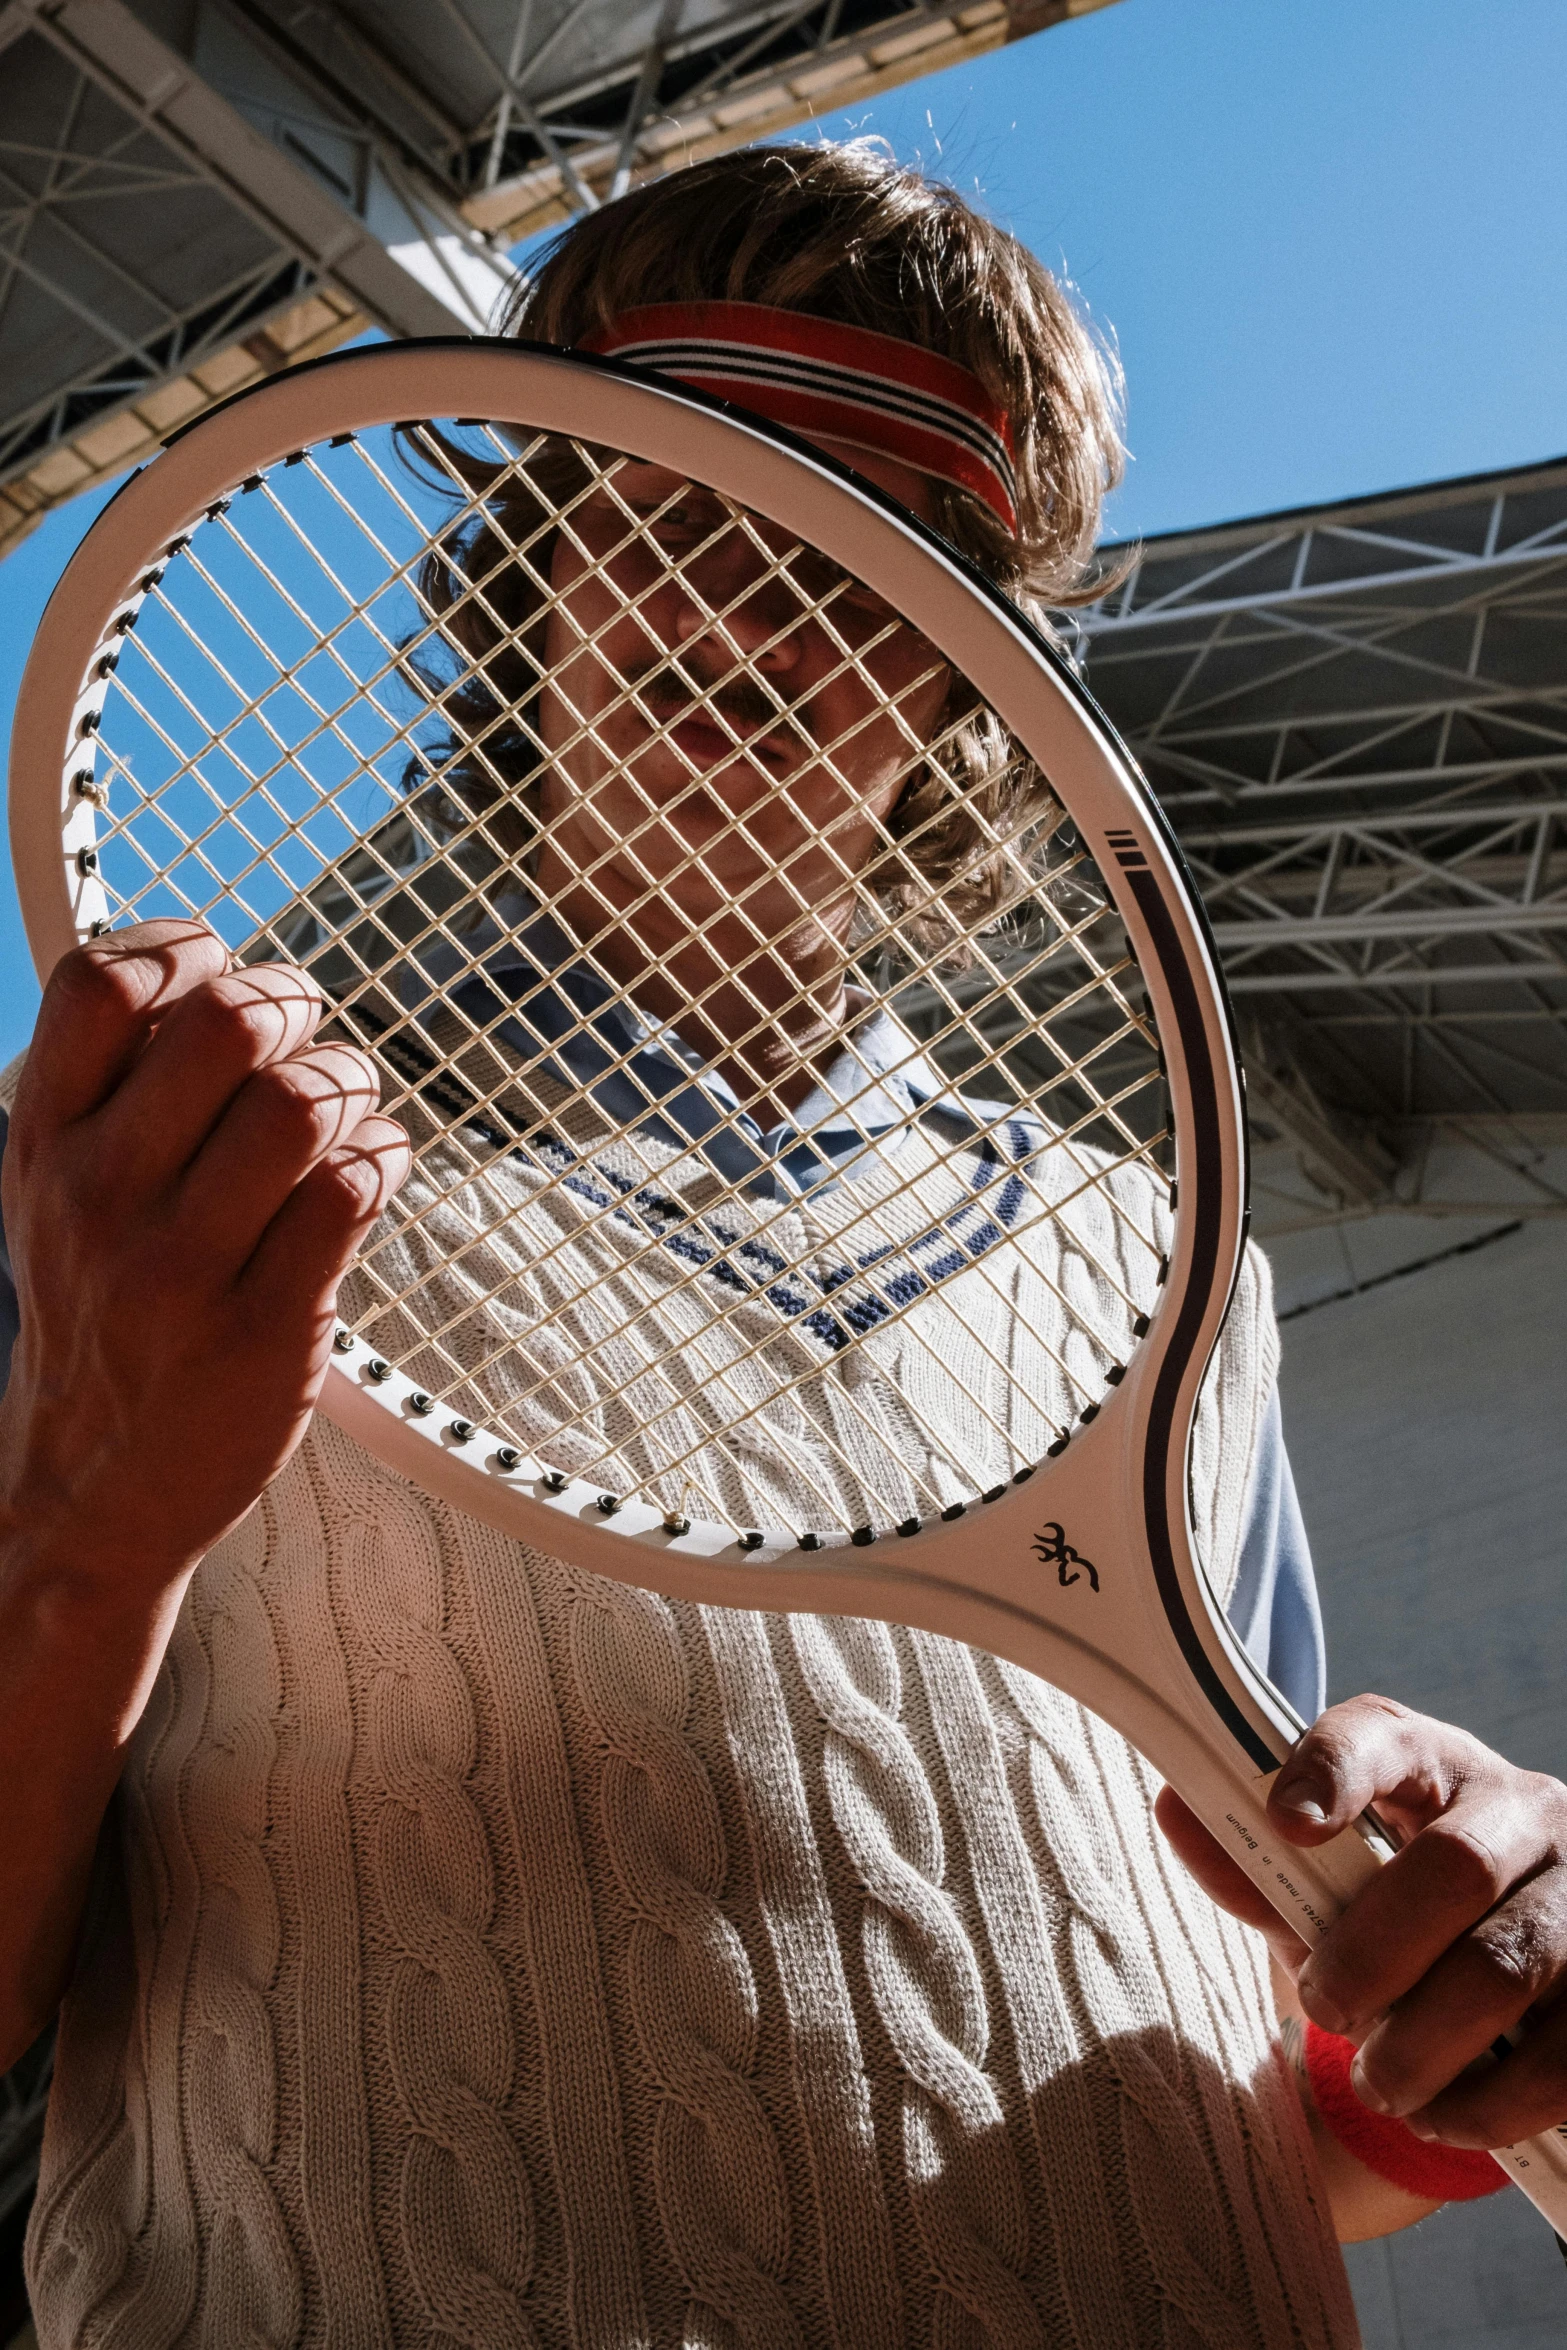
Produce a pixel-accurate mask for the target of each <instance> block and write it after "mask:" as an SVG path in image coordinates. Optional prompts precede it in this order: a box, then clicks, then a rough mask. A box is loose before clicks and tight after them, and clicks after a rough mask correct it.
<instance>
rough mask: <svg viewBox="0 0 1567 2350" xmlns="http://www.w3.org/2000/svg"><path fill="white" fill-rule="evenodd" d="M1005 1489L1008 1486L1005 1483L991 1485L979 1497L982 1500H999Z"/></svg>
mask: <svg viewBox="0 0 1567 2350" xmlns="http://www.w3.org/2000/svg"><path fill="white" fill-rule="evenodd" d="M1005 1491H1006V1487H1005V1486H1004V1485H991V1486H988V1487H987V1488H986V1490H985V1491H984V1492H983V1493H982V1494H981V1495H980V1497H979V1498H980V1500H981V1501H999V1500H1000V1499H1001V1496H1002V1495H1003V1494H1004V1493H1005Z"/></svg>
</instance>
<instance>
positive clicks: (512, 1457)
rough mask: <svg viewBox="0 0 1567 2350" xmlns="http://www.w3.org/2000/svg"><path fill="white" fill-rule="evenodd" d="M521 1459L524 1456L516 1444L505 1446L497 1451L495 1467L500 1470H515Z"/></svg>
mask: <svg viewBox="0 0 1567 2350" xmlns="http://www.w3.org/2000/svg"><path fill="white" fill-rule="evenodd" d="M521 1459H522V1455H521V1453H520V1452H519V1451H518V1450H517V1447H516V1446H515V1445H514V1444H503V1445H500V1446H499V1447H498V1448H497V1450H496V1454H495V1466H496V1467H497V1468H498V1469H515V1468H516V1466H517V1464H518V1463H519V1461H520V1460H521Z"/></svg>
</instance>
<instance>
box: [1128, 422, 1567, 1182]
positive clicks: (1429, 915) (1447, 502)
mask: <svg viewBox="0 0 1567 2350" xmlns="http://www.w3.org/2000/svg"><path fill="white" fill-rule="evenodd" d="M1082 650H1083V653H1084V656H1085V658H1086V666H1087V674H1088V677H1089V682H1090V684H1091V685H1092V687H1093V689H1094V691H1095V693H1096V694H1097V695H1098V696H1099V698H1100V699H1101V700H1102V701H1103V703H1104V704H1105V707H1106V708H1107V709H1108V711H1109V712H1110V714H1111V716H1112V717H1113V718H1114V719H1115V720H1116V722H1117V723H1118V725H1119V726H1120V727H1121V729H1122V731H1123V732H1124V733H1125V734H1126V736H1127V737H1128V739H1129V740H1130V742H1131V743H1132V744H1133V746H1134V748H1135V749H1136V751H1137V752H1138V755H1139V757H1140V758H1141V760H1142V762H1143V765H1144V767H1145V769H1146V771H1147V773H1148V776H1149V779H1150V781H1151V782H1152V783H1153V785H1154V788H1155V789H1156V791H1157V792H1158V794H1159V797H1160V799H1161V800H1162V801H1163V803H1164V806H1165V807H1166V808H1167V809H1168V811H1169V813H1170V815H1171V817H1172V819H1173V821H1174V823H1175V826H1176V829H1177V831H1178V832H1179V834H1180V836H1181V839H1182V842H1183V844H1184V846H1185V849H1186V853H1187V855H1188V857H1189V859H1190V860H1191V863H1192V865H1193V867H1194V869H1195V871H1196V874H1197V876H1198V879H1199V881H1200V882H1201V885H1202V889H1203V893H1204V896H1205V898H1206V900H1207V905H1208V910H1209V913H1210V916H1211V918H1212V921H1213V925H1214V930H1215V934H1216V937H1217V939H1218V943H1219V947H1220V951H1221V953H1222V956H1223V959H1224V962H1225V966H1226V969H1227V972H1228V975H1229V980H1230V985H1231V988H1232V990H1233V991H1234V995H1235V1001H1236V1009H1237V1012H1238V1014H1239V1015H1240V1019H1241V1025H1242V1030H1243V1039H1244V1043H1245V1047H1246V1055H1247V1063H1248V1079H1249V1083H1250V1087H1251V1098H1252V1107H1253V1123H1254V1127H1255V1128H1256V1129H1257V1131H1258V1134H1259V1136H1260V1138H1261V1139H1262V1140H1264V1141H1265V1142H1266V1141H1267V1140H1268V1138H1269V1137H1270V1136H1271V1137H1273V1138H1274V1139H1275V1140H1277V1141H1278V1142H1280V1143H1283V1144H1287V1146H1288V1150H1287V1159H1286V1157H1284V1156H1281V1154H1280V1153H1279V1152H1275V1153H1274V1154H1273V1156H1272V1157H1271V1158H1270V1159H1267V1160H1266V1161H1265V1163H1264V1164H1263V1165H1262V1166H1261V1169H1260V1172H1261V1173H1262V1175H1263V1178H1264V1187H1265V1189H1266V1188H1268V1187H1272V1189H1273V1190H1274V1191H1275V1192H1276V1193H1277V1194H1278V1196H1277V1197H1276V1198H1275V1199H1274V1202H1273V1205H1272V1208H1271V1210H1269V1211H1268V1212H1269V1213H1271V1214H1273V1215H1274V1217H1275V1219H1277V1218H1278V1217H1281V1216H1289V1215H1292V1214H1295V1215H1298V1216H1299V1217H1301V1218H1305V1219H1307V1220H1309V1219H1310V1218H1312V1217H1314V1216H1316V1215H1319V1214H1321V1215H1328V1214H1342V1213H1343V1212H1344V1211H1345V1210H1346V1209H1349V1210H1351V1211H1356V1210H1358V1211H1372V1210H1385V1209H1389V1208H1394V1209H1396V1208H1413V1209H1415V1210H1417V1211H1423V1212H1426V1213H1449V1214H1462V1213H1468V1212H1489V1211H1490V1210H1493V1209H1495V1208H1498V1207H1502V1208H1505V1209H1506V1210H1507V1211H1508V1212H1509V1213H1515V1214H1539V1213H1551V1214H1556V1213H1561V1212H1562V1211H1563V1210H1564V1208H1567V459H1559V460H1557V461H1556V462H1554V463H1551V464H1545V465H1537V466H1530V467H1526V468H1523V469H1520V470H1518V471H1515V472H1510V473H1501V474H1492V475H1482V476H1476V477H1474V478H1471V479H1465V480H1459V481H1450V482H1439V483H1435V484H1432V485H1429V486H1427V487H1425V488H1421V489H1412V490H1403V491H1396V492H1391V493H1388V494H1386V495H1384V496H1380V497H1373V498H1362V499H1356V500H1351V501H1346V502H1344V503H1343V504H1339V505H1333V506H1320V507H1313V508H1309V509H1306V510H1303V511H1299V512H1295V513H1287V514H1276V515H1264V516H1260V517H1257V518H1255V519H1253V520H1248V521H1243V522H1236V523H1230V524H1225V525H1221V526H1219V527H1217V528H1214V529H1209V530H1201V531H1188V532H1181V533H1177V534H1173V535H1171V536H1168V537H1162V538H1156V539H1151V540H1149V541H1148V542H1147V544H1146V545H1145V546H1144V547H1143V548H1142V550H1141V551H1140V553H1139V554H1138V555H1137V556H1136V558H1135V560H1134V561H1133V563H1132V566H1131V568H1130V570H1129V572H1128V573H1127V576H1126V578H1125V580H1124V583H1123V584H1122V585H1121V586H1119V587H1118V588H1116V589H1115V590H1113V591H1112V592H1111V594H1110V595H1109V596H1108V597H1106V598H1105V600H1104V601H1103V603H1102V604H1100V605H1099V606H1097V607H1096V608H1094V609H1093V610H1092V611H1091V612H1090V613H1088V614H1087V615H1085V617H1084V620H1083V623H1082ZM1281 1186H1282V1189H1280V1187H1281Z"/></svg>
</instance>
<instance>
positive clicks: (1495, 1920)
mask: <svg viewBox="0 0 1567 2350" xmlns="http://www.w3.org/2000/svg"><path fill="white" fill-rule="evenodd" d="M1422 1841H1423V1839H1422ZM1402 1857H1403V1856H1402V1855H1400V1858H1402ZM1384 1874H1386V1875H1391V1874H1392V1871H1391V1870H1388V1871H1385V1872H1384ZM1559 1880H1560V1872H1559V1871H1556V1870H1550V1871H1548V1872H1546V1873H1545V1874H1544V1875H1542V1876H1539V1877H1536V1878H1533V1879H1531V1880H1530V1882H1529V1883H1527V1884H1523V1885H1520V1886H1519V1887H1518V1888H1517V1890H1516V1891H1515V1892H1514V1893H1513V1894H1512V1895H1511V1896H1510V1897H1509V1898H1508V1899H1507V1900H1505V1901H1503V1902H1501V1903H1500V1904H1499V1906H1498V1907H1496V1908H1495V1909H1493V1910H1492V1911H1491V1913H1490V1915H1489V1916H1487V1917H1485V1918H1483V1919H1482V1920H1481V1922H1480V1923H1479V1924H1478V1925H1476V1926H1475V1927H1474V1928H1473V1930H1472V1931H1471V1932H1469V1933H1467V1934H1464V1935H1463V1936H1462V1938H1461V1939H1459V1940H1457V1941H1456V1942H1455V1943H1454V1945H1453V1947H1452V1948H1451V1949H1450V1950H1448V1951H1447V1952H1446V1954H1445V1956H1443V1957H1442V1958H1441V1960H1440V1961H1439V1962H1438V1963H1437V1964H1435V1965H1433V1966H1432V1967H1431V1968H1430V1969H1429V1971H1428V1972H1427V1973H1425V1975H1424V1977H1423V1979H1422V1980H1421V1981H1419V1982H1418V1983H1417V1984H1416V1985H1415V1987H1414V1989H1413V1990H1411V1991H1409V1992H1408V1993H1407V1995H1405V1996H1404V1997H1401V1998H1400V1999H1399V2000H1398V2002H1397V2005H1396V2006H1394V2007H1393V2009H1392V2011H1391V2013H1390V2014H1389V2015H1388V2016H1387V2017H1386V2019H1385V2020H1384V2021H1383V2022H1381V2023H1379V2024H1377V2025H1376V2027H1375V2029H1374V2030H1372V2031H1371V2032H1370V2033H1369V2034H1368V2035H1367V2037H1366V2039H1365V2040H1364V2041H1363V2042H1362V2044H1361V2048H1360V2053H1359V2055H1358V2057H1357V2058H1356V2060H1355V2084H1356V2088H1357V2090H1358V2091H1359V2094H1360V2095H1361V2097H1362V2099H1363V2100H1364V2102H1365V2103H1366V2104H1368V2105H1370V2106H1371V2107H1372V2108H1373V2110H1374V2111H1377V2112H1382V2113H1392V2114H1400V2115H1402V2114H1409V2113H1413V2112H1416V2111H1417V2110H1418V2109H1419V2108H1420V2107H1422V2106H1424V2105H1426V2104H1428V2103H1429V2102H1430V2101H1431V2100H1432V2099H1434V2098H1436V2097H1437V2096H1438V2095H1439V2093H1440V2092H1441V2091H1442V2090H1444V2089H1445V2088H1446V2087H1447V2084H1448V2083H1449V2082H1450V2081H1452V2080H1454V2077H1455V2075H1459V2074H1460V2073H1461V2071H1462V2068H1463V2067H1464V2066H1466V2065H1468V2064H1472V2063H1473V2062H1474V2061H1475V2059H1476V2058H1478V2057H1481V2056H1483V2055H1484V2054H1485V2053H1486V2051H1487V2050H1488V2049H1490V2048H1491V2046H1492V2045H1493V2043H1494V2042H1495V2041H1497V2040H1498V2039H1500V2038H1501V2036H1502V2035H1503V2034H1504V2033H1505V2032H1508V2031H1510V2030H1511V2029H1512V2028H1513V2026H1514V2025H1516V2024H1518V2023H1519V2022H1521V2021H1522V2019H1523V2017H1524V2016H1525V2014H1526V2013H1527V2011H1528V2010H1529V2009H1530V2008H1532V2007H1533V2006H1535V2004H1536V2003H1537V2002H1539V2001H1547V2002H1548V2001H1550V2000H1551V1999H1552V1998H1554V1997H1556V1996H1558V1995H1559V1994H1560V1992H1561V1989H1562V1984H1563V1976H1564V1970H1567V1958H1564V1953H1567V1915H1564V1914H1563V1912H1564V1909H1567V1900H1564V1895H1563V1889H1562V1886H1561V1883H1560V1881H1559ZM1541 2028H1542V2029H1543V2030H1546V2031H1547V2033H1548V2034H1549V2026H1548V2025H1542V2027H1541ZM1529 2036H1530V2038H1531V2039H1532V2038H1533V2036H1534V2035H1533V2032H1532V2031H1531V2033H1530V2035H1529ZM1550 2044H1551V2045H1553V2046H1554V2045H1556V2044H1557V2040H1556V2038H1554V2037H1553V2038H1551V2040H1550ZM1508 2062H1509V2063H1510V2062H1511V2059H1508ZM1493 2069H1494V2068H1493ZM1496 2095H1497V2092H1496V2089H1495V2086H1494V2084H1493V2086H1492V2090H1491V2101H1492V2103H1493V2105H1494V2104H1495V2100H1496ZM1564 2114H1567V2098H1564V2099H1563V2100H1562V2103H1561V2105H1560V2107H1559V2109H1558V2111H1557V2113H1556V2115H1555V2117H1554V2118H1555V2120H1556V2121H1558V2122H1559V2121H1561V2119H1562V2118H1563V2115H1564ZM1507 2127H1508V2128H1509V2130H1510V2132H1511V2134H1512V2136H1514V2137H1516V2136H1518V2135H1519V2134H1520V2133H1519V2130H1518V2127H1517V2124H1516V2121H1515V2120H1513V2119H1511V2118H1510V2119H1509V2122H1508V2124H1507Z"/></svg>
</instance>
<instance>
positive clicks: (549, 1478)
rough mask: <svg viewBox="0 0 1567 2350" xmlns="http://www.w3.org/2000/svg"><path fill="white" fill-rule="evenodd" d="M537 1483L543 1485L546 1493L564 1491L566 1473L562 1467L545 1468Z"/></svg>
mask: <svg viewBox="0 0 1567 2350" xmlns="http://www.w3.org/2000/svg"><path fill="white" fill-rule="evenodd" d="M539 1483H540V1484H541V1485H542V1486H543V1488H544V1490H545V1492H546V1493H564V1492H565V1490H566V1473H565V1471H564V1469H546V1470H545V1471H544V1473H543V1475H542V1476H541V1477H540V1479H539Z"/></svg>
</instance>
